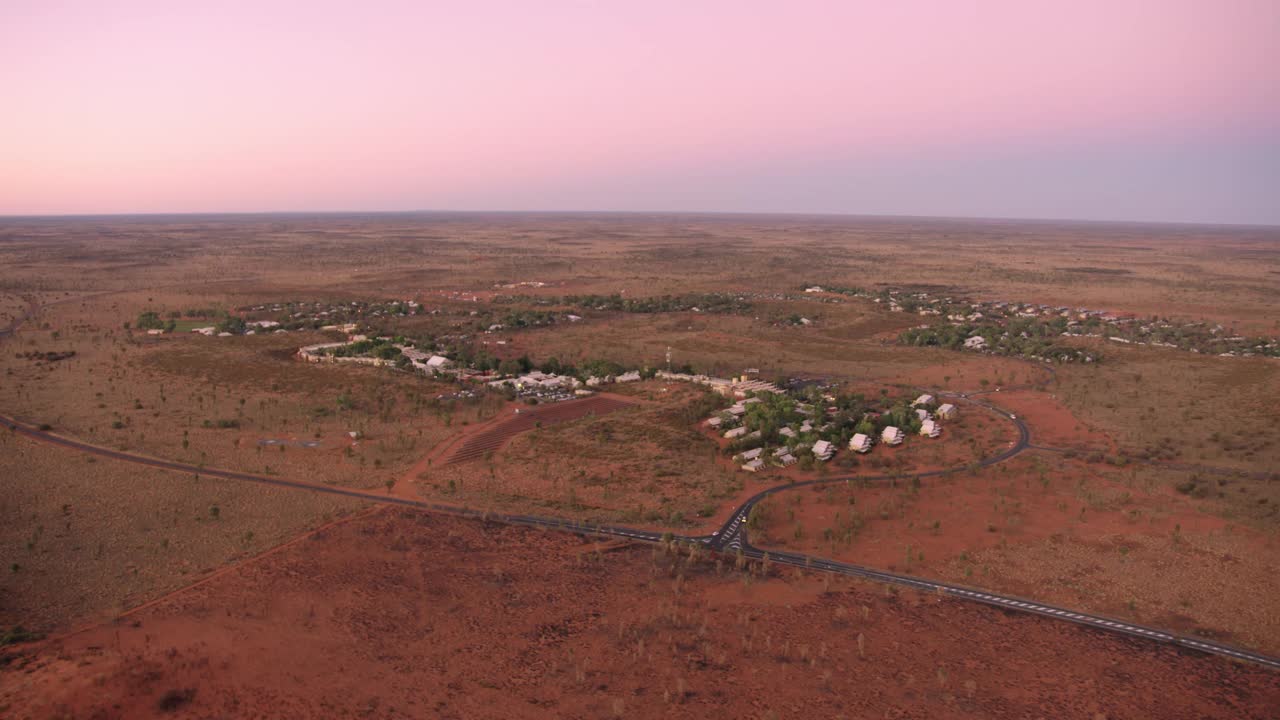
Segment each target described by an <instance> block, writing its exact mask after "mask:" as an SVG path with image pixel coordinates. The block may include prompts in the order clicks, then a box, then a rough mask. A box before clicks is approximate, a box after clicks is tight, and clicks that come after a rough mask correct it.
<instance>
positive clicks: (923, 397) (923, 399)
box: [911, 393, 933, 407]
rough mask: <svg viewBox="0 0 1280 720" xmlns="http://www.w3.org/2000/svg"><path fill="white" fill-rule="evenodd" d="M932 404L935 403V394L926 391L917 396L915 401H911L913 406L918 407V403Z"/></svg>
mask: <svg viewBox="0 0 1280 720" xmlns="http://www.w3.org/2000/svg"><path fill="white" fill-rule="evenodd" d="M932 404H933V396H932V395H929V394H928V393H926V394H924V395H921V396H920V397H918V398H916V400H915V402H913V403H911V407H916V406H917V405H932Z"/></svg>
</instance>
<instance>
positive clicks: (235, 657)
mask: <svg viewBox="0 0 1280 720" xmlns="http://www.w3.org/2000/svg"><path fill="white" fill-rule="evenodd" d="M637 597H642V598H645V600H644V601H643V602H639V603H637V602H636V598H637ZM353 638H359V641H358V642H353V641H352V639H353ZM8 673H9V674H8V675H7V677H6V681H7V682H5V683H4V684H3V686H2V687H3V688H4V689H3V690H0V705H2V706H4V707H6V708H7V710H6V715H7V716H8V717H13V718H15V719H19V718H43V717H54V716H57V715H58V714H59V713H61V714H64V715H66V716H72V717H85V716H94V717H102V718H113V717H130V718H138V717H152V716H160V715H163V716H173V717H202V716H209V715H223V714H235V715H253V714H258V713H267V714H278V713H284V714H287V715H289V716H290V717H296V718H310V717H350V716H357V715H375V716H382V717H406V716H424V715H430V716H435V717H469V718H489V717H492V718H498V717H520V718H523V717H637V718H650V717H653V718H657V717H689V718H701V717H708V716H711V715H723V716H727V717H745V718H783V717H797V716H802V715H813V716H823V717H842V716H843V717H885V716H889V717H920V716H925V715H927V716H939V715H945V716H947V717H972V718H983V717H992V716H996V715H1000V716H1013V717H1023V716H1038V715H1042V714H1045V713H1049V714H1052V716H1053V717H1057V718H1064V719H1066V718H1085V719H1088V720H1093V719H1095V718H1097V717H1099V716H1106V717H1130V716H1134V715H1143V716H1158V717H1162V718H1211V717H1224V718H1227V717H1229V718H1264V717H1268V716H1269V715H1270V714H1271V712H1272V711H1273V709H1274V707H1275V705H1276V703H1277V702H1280V676H1277V675H1276V674H1275V673H1273V672H1269V671H1265V670H1261V669H1257V668H1253V667H1249V666H1242V665H1233V664H1230V663H1226V662H1222V661H1217V660H1206V659H1204V658H1201V657H1197V656H1195V655H1191V654H1184V653H1182V652H1179V651H1176V650H1172V649H1168V648H1158V647H1156V646H1153V645H1150V644H1146V643H1141V642H1135V641H1132V640H1124V639H1120V638H1116V637H1113V636H1102V635H1097V634H1095V633H1091V632H1088V631H1082V630H1079V629H1076V628H1072V627H1070V626H1066V625H1062V624H1059V623H1055V622H1053V621H1050V620H1045V619H1041V618H1034V617H1028V616H1012V615H1002V614H999V613H993V612H991V611H989V610H985V609H980V608H977V607H974V606H970V605H964V604H958V603H955V602H951V601H942V600H939V599H937V598H934V597H929V596H917V595H915V594H912V593H903V594H896V593H886V592H885V591H884V590H883V589H882V588H879V587H874V586H864V585H857V584H848V585H846V584H843V583H831V584H827V583H825V582H824V581H823V580H822V579H821V578H816V577H810V576H806V575H804V574H803V573H793V572H789V571H788V572H786V573H782V574H773V573H771V574H770V576H769V577H761V576H760V575H759V574H758V568H757V572H750V573H748V572H739V571H737V570H734V569H732V568H730V567H724V566H721V567H719V569H717V566H716V565H715V563H713V562H710V561H707V560H701V561H693V562H691V561H689V560H688V559H687V558H685V557H683V556H680V557H672V556H670V555H668V554H666V553H664V552H662V551H661V550H651V549H649V548H623V549H620V550H613V551H610V552H607V553H604V554H597V553H596V552H593V551H592V550H591V546H590V545H589V544H583V543H582V541H580V540H578V539H576V538H573V537H568V536H564V535H559V534H548V533H539V532H535V531H529V530H518V529H503V528H487V529H486V528H483V527H482V526H481V525H480V524H479V523H475V522H470V521H454V520H444V519H439V518H435V517H430V516H423V515H418V514H414V513H410V512H395V511H390V512H383V513H379V514H377V515H375V516H372V517H368V518H364V519H359V520H355V521H352V522H349V523H345V524H343V525H340V526H337V527H334V528H331V529H328V530H325V531H324V532H322V533H320V534H318V535H316V536H314V537H313V538H312V539H308V540H305V541H303V542H302V543H300V544H297V545H294V546H292V547H290V548H287V549H286V550H284V551H282V552H280V553H276V554H274V555H271V556H269V557H267V558H264V559H263V560H262V561H259V562H256V563H253V564H251V565H247V566H245V567H243V568H240V569H237V570H235V571H233V572H231V573H227V574H225V575H223V576H220V577H218V578H216V579H215V580H213V581H211V582H209V583H206V584H204V585H201V586H199V587H196V588H193V589H191V590H188V591H185V592H183V593H180V594H177V595H174V596H171V597H169V598H166V599H165V600H163V601H162V602H160V603H157V604H155V605H153V606H151V607H148V608H146V609H144V610H142V611H140V612H138V613H136V614H134V615H132V616H130V617H129V618H128V622H125V623H122V624H120V625H116V626H104V627H101V628H95V629H91V630H88V631H87V632H84V633H82V634H78V635H75V636H72V637H69V638H66V639H64V640H60V641H57V642H53V643H49V644H48V647H47V648H41V649H38V648H29V649H27V650H26V651H24V652H23V653H22V654H19V655H18V656H17V657H16V658H13V659H11V660H10V662H9V664H8ZM1206 688H1213V692H1212V693H1206V692H1205V690H1206Z"/></svg>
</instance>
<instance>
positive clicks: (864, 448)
mask: <svg viewBox="0 0 1280 720" xmlns="http://www.w3.org/2000/svg"><path fill="white" fill-rule="evenodd" d="M849 449H850V450H852V451H854V452H859V453H865V452H870V451H871V438H869V437H867V436H866V435H863V434H862V433H854V435H853V437H851V438H849Z"/></svg>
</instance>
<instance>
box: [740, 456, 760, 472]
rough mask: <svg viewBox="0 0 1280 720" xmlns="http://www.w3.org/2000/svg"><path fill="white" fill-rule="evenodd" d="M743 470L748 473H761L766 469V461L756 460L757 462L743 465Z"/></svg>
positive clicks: (753, 461)
mask: <svg viewBox="0 0 1280 720" xmlns="http://www.w3.org/2000/svg"><path fill="white" fill-rule="evenodd" d="M742 469H743V470H746V471H747V472H760V471H761V470H763V469H764V461H763V460H761V459H760V458H756V459H755V460H752V461H751V462H749V463H747V464H745V465H743V466H742Z"/></svg>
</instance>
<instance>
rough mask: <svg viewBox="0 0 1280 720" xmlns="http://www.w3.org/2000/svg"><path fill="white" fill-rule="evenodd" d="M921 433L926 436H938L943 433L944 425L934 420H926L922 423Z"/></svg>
mask: <svg viewBox="0 0 1280 720" xmlns="http://www.w3.org/2000/svg"><path fill="white" fill-rule="evenodd" d="M920 434H921V435H924V436H925V437H931V438H936V437H938V436H939V435H941V434H942V426H941V425H939V424H938V423H936V422H934V421H932V420H925V421H924V422H923V423H920Z"/></svg>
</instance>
